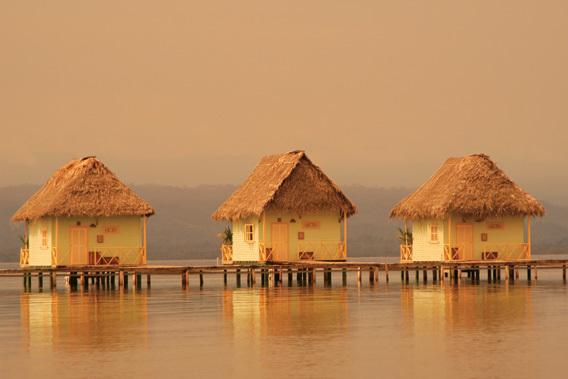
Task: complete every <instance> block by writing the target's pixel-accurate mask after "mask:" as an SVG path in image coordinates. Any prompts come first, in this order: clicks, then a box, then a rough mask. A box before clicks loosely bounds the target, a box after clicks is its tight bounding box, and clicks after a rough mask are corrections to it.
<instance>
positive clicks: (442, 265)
mask: <svg viewBox="0 0 568 379" xmlns="http://www.w3.org/2000/svg"><path fill="white" fill-rule="evenodd" d="M440 282H441V283H444V264H443V263H440Z"/></svg>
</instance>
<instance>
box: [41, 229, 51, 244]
mask: <svg viewBox="0 0 568 379" xmlns="http://www.w3.org/2000/svg"><path fill="white" fill-rule="evenodd" d="M40 239H41V248H42V249H47V248H48V247H49V246H48V239H49V234H48V231H47V227H43V228H41V231H40Z"/></svg>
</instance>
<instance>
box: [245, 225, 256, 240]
mask: <svg viewBox="0 0 568 379" xmlns="http://www.w3.org/2000/svg"><path fill="white" fill-rule="evenodd" d="M249 229H250V230H249ZM244 236H245V242H246V243H254V224H245V229H244Z"/></svg>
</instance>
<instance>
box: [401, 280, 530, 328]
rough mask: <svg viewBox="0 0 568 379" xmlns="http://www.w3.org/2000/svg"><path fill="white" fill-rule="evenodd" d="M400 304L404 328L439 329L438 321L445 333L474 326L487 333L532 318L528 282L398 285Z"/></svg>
mask: <svg viewBox="0 0 568 379" xmlns="http://www.w3.org/2000/svg"><path fill="white" fill-rule="evenodd" d="M401 296H402V298H401V304H402V308H403V309H402V311H403V314H404V315H405V316H406V317H405V319H406V323H405V324H406V326H407V332H408V333H409V334H413V335H416V334H420V333H427V331H429V330H430V331H432V332H433V333H436V332H439V330H438V328H436V327H435V324H440V323H442V324H443V326H444V329H445V330H446V332H447V333H448V334H449V335H452V334H454V333H463V332H464V331H466V332H467V331H468V330H476V332H477V333H479V332H480V331H485V332H487V333H491V332H492V331H495V330H497V329H500V328H503V327H507V326H508V325H510V324H511V323H517V324H518V323H529V324H530V322H531V318H532V287H531V286H530V285H520V286H513V285H511V286H510V285H505V284H503V283H488V284H485V285H450V286H439V287H438V286H426V287H414V286H408V287H405V288H402V289H401Z"/></svg>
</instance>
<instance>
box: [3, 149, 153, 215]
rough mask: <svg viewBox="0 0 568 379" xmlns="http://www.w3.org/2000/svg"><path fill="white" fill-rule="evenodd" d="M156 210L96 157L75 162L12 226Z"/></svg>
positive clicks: (25, 207) (51, 181) (54, 178)
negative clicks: (45, 219) (46, 218)
mask: <svg viewBox="0 0 568 379" xmlns="http://www.w3.org/2000/svg"><path fill="white" fill-rule="evenodd" d="M153 214H154V209H153V208H152V207H151V206H150V205H149V204H148V203H146V202H145V201H144V200H142V199H141V198H140V197H138V195H136V194H135V193H134V192H133V191H132V190H131V189H130V188H128V187H127V186H126V185H124V183H122V182H121V181H120V180H119V179H118V178H117V177H116V175H115V174H114V173H113V172H112V171H110V170H109V169H108V168H107V167H106V166H105V165H104V164H102V163H101V162H100V161H98V160H97V159H96V158H95V157H85V158H82V159H72V160H71V161H69V162H68V163H67V164H65V165H64V166H63V167H61V168H60V169H59V170H57V171H56V172H55V173H54V174H53V176H52V177H51V178H50V179H49V180H48V181H47V183H46V184H45V185H44V186H43V187H42V188H41V189H40V190H39V191H38V192H36V193H35V194H34V195H33V196H32V197H31V198H30V199H29V200H28V201H27V202H26V203H25V204H24V205H23V206H22V207H21V208H20V209H19V210H18V211H17V212H16V213H15V214H14V216H13V217H12V222H14V221H23V220H37V219H39V218H41V217H44V216H58V217H109V216H135V215H137V216H142V215H146V216H150V215H153Z"/></svg>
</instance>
